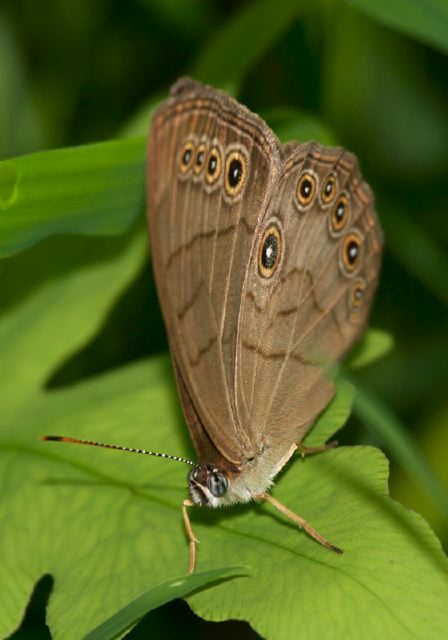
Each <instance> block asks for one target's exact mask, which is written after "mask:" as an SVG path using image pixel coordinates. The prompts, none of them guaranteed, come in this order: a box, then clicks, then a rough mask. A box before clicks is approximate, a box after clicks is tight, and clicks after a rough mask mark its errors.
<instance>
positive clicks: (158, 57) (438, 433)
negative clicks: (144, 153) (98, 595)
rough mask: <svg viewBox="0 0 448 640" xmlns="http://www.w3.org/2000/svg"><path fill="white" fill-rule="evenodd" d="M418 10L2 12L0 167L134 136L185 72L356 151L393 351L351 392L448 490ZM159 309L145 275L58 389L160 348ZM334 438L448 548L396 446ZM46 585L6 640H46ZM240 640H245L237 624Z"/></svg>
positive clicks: (441, 193) (443, 177)
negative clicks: (370, 450)
mask: <svg viewBox="0 0 448 640" xmlns="http://www.w3.org/2000/svg"><path fill="white" fill-rule="evenodd" d="M383 4H384V5H385V7H386V8H385V11H383V13H381V11H382V9H381V7H382V6H383ZM415 4H419V3H414V2H409V3H408V4H406V3H405V4H403V2H402V1H400V0H398V1H396V2H394V0H389V2H387V3H383V2H379V3H375V2H370V3H369V2H362V1H356V2H348V1H347V2H342V1H341V2H336V1H334V2H331V1H324V0H322V1H320V2H314V3H305V2H299V1H296V2H291V1H290V2H275V1H274V2H271V3H267V2H263V1H262V2H258V3H257V2H255V3H247V2H231V1H224V0H220V1H217V0H213V1H211V0H128V1H127V2H111V1H107V0H95V1H91V2H84V3H81V2H78V1H75V0H64V1H61V0H59V1H58V0H41V1H40V2H38V3H35V2H31V0H14V1H10V2H6V3H3V4H2V5H1V6H0V158H1V159H4V158H8V157H14V156H18V155H22V154H26V153H30V152H33V151H37V150H45V149H52V148H58V147H63V146H71V145H77V144H80V143H90V142H95V141H102V140H108V139H113V138H116V137H118V136H120V135H121V133H122V132H123V130H125V129H126V128H127V127H130V126H132V127H134V129H133V130H135V131H136V132H137V133H142V132H143V131H144V128H142V124H141V123H142V122H143V123H144V122H147V121H149V115H148V113H149V112H148V109H147V108H146V106H145V105H147V104H153V103H154V99H156V98H157V97H159V96H164V95H165V94H166V92H167V90H168V87H169V85H170V84H171V83H172V82H173V81H174V80H175V79H176V78H177V77H178V76H180V75H184V74H186V73H190V74H194V75H195V76H197V77H198V78H200V79H204V80H208V81H210V82H213V83H215V84H218V85H220V86H221V87H223V88H226V89H228V90H231V91H233V92H234V93H235V94H236V95H237V97H238V98H239V99H240V101H241V102H243V103H245V104H247V105H248V106H249V107H250V108H251V109H252V110H254V111H256V112H259V113H261V114H262V115H264V116H265V117H266V118H267V119H268V121H269V122H270V123H271V124H272V126H273V127H274V129H277V130H278V131H279V132H280V133H281V129H282V127H284V126H285V123H288V126H289V127H291V122H295V124H296V130H297V131H298V132H299V133H298V135H300V130H301V119H303V120H304V121H305V120H306V122H307V126H308V127H310V126H314V127H315V130H316V135H317V136H318V137H319V138H320V139H321V140H324V139H332V140H334V141H336V142H337V143H339V144H342V145H344V146H346V147H347V148H348V149H350V150H351V151H354V152H356V153H357V155H358V156H359V158H360V162H361V166H362V170H363V174H364V176H365V177H366V179H367V180H368V182H369V183H370V184H371V186H372V188H373V189H374V192H375V194H376V201H377V210H378V213H379V216H380V219H381V221H382V225H383V227H384V230H385V243H386V248H385V256H384V265H383V270H382V276H381V283H380V287H379V291H378V295H377V298H376V304H375V308H374V311H373V314H372V321H371V324H372V325H373V326H375V327H380V328H382V329H385V330H387V331H389V332H390V333H392V334H393V336H394V338H395V347H394V349H393V351H392V352H391V353H390V354H389V355H388V356H387V357H385V358H384V359H382V360H380V361H378V362H377V363H376V364H374V365H373V366H371V367H370V368H368V369H367V370H365V371H362V372H361V373H360V374H359V379H360V381H361V382H362V383H363V384H364V385H365V388H366V389H367V390H368V391H369V392H370V393H373V394H375V396H377V397H378V398H379V399H380V401H381V402H383V403H385V405H386V406H387V407H388V410H390V411H391V412H392V413H391V414H390V415H394V416H395V418H397V419H398V420H399V421H400V422H401V424H402V425H403V426H404V427H405V429H406V430H407V432H408V433H410V434H411V435H412V437H413V438H414V440H415V441H416V442H417V444H418V447H419V449H420V450H421V451H422V452H423V453H424V455H425V456H426V457H427V459H428V461H429V463H430V465H431V466H432V468H433V470H434V471H435V472H436V473H437V474H438V475H439V477H440V478H441V479H442V481H443V482H444V483H445V485H447V484H448V472H447V467H446V458H447V454H448V398H447V383H448V335H447V316H446V305H447V303H448V259H447V255H446V251H445V246H446V242H447V240H448V222H447V218H448V180H447V174H448V172H447V168H448V83H447V78H448V64H447V57H446V53H447V52H448V28H447V25H448V16H447V13H446V11H445V12H444V11H443V9H442V8H441V7H442V3H440V2H437V1H436V0H434V2H429V3H425V7H423V9H422V12H423V14H422V15H423V17H422V15H420V14H419V12H415V10H414V7H415ZM309 5H312V7H311V6H309ZM374 5H376V6H377V9H378V7H379V9H380V10H379V13H378V11H377V10H375V9H374V8H373V7H374ZM257 6H258V11H257V10H254V7H255V8H256V7H257ZM260 7H261V9H260ZM291 7H296V9H297V10H296V11H294V10H292V9H291ZM383 9H384V7H383ZM425 11H426V12H427V14H425ZM438 11H439V13H440V17H439V15H438ZM425 16H426V18H425ZM444 16H445V18H444ZM444 19H445V22H444ZM240 24H243V25H244V29H243V30H241V27H240V26H239V25H240ZM428 25H429V26H428ZM242 31H244V33H246V35H245V37H244V39H243V41H242V40H241V37H240V35H241V32H242ZM247 34H250V37H248V35H247ZM138 114H143V115H142V116H141V117H140V118H139V117H137V116H138ZM310 118H311V120H310ZM154 300H155V291H154V285H153V283H152V277H151V273H150V267H149V264H148V267H147V268H146V270H145V271H144V272H143V273H142V274H141V276H140V277H139V278H138V279H137V280H136V281H135V283H134V285H133V286H132V288H131V289H130V290H129V291H128V292H127V294H126V295H125V297H124V298H123V299H122V300H121V301H120V303H119V305H118V306H117V308H116V309H115V310H114V312H113V313H112V315H111V317H110V319H109V322H108V324H107V326H106V327H105V328H104V330H103V331H102V332H101V334H100V335H99V336H98V337H97V338H96V339H95V341H94V342H93V343H92V344H91V345H88V346H87V347H86V349H85V350H84V352H83V353H81V354H78V355H77V356H75V357H74V358H73V359H72V360H71V361H70V362H68V363H66V365H65V366H64V367H63V368H62V369H61V370H60V371H58V372H56V374H55V376H54V377H53V380H52V382H51V384H53V385H56V386H57V385H62V384H66V383H68V382H72V381H73V380H76V379H78V378H80V377H82V376H84V375H85V374H86V373H87V372H89V373H91V372H96V371H102V370H104V369H106V368H110V367H113V366H116V365H117V364H118V363H121V362H124V361H129V360H132V359H135V358H139V357H141V356H143V355H145V354H148V353H151V352H157V351H160V350H163V349H165V348H166V340H165V336H164V330H163V327H162V324H161V320H160V316H159V313H158V310H157V308H155V303H154ZM149 326H150V327H151V330H150V331H149V330H148V327H149ZM341 440H342V441H343V442H344V443H350V444H352V443H360V442H362V443H365V442H370V443H373V444H376V445H379V446H381V447H382V448H383V449H384V450H385V451H386V453H387V454H388V455H389V457H390V458H391V462H392V465H391V494H392V496H393V497H394V498H396V499H397V500H400V501H402V502H403V503H404V504H406V505H408V506H410V507H411V508H413V509H415V510H417V511H419V512H420V513H422V514H423V515H424V516H425V517H426V518H427V519H428V520H429V522H430V524H431V525H432V526H433V528H434V529H435V531H436V533H437V534H438V535H439V537H440V538H441V540H442V542H443V543H444V544H445V547H446V545H447V543H448V526H447V521H446V518H444V516H443V513H442V511H441V510H440V509H439V508H438V506H437V504H436V502H435V501H434V500H433V499H432V498H431V496H430V495H429V494H428V492H424V491H422V490H421V489H420V488H419V487H418V484H417V483H416V482H415V480H414V479H413V477H412V476H413V474H412V471H411V467H410V466H409V465H408V466H407V465H406V463H405V462H404V463H403V460H401V461H400V464H398V463H397V451H396V450H395V451H393V450H388V448H387V447H386V446H385V443H384V442H383V441H382V440H381V439H380V438H379V436H378V435H375V434H374V433H373V432H372V431H369V430H368V429H366V426H365V425H364V424H362V422H361V421H360V420H359V419H356V418H352V419H351V420H350V422H349V424H348V426H347V427H346V428H345V430H344V432H343V434H342V436H341ZM399 457H400V456H398V458H399ZM50 589H51V580H50V579H49V578H48V579H45V580H44V581H43V582H42V583H41V584H40V586H39V587H38V589H37V593H36V597H35V599H34V601H33V604H32V605H31V608H30V611H29V614H28V616H27V619H26V621H25V623H24V627H23V631H21V632H20V631H19V632H18V633H17V634H16V635H15V636H14V637H17V638H18V637H20V638H25V637H30V633H32V634H33V635H32V637H36V638H37V637H47V635H46V633H47V632H46V630H45V626H44V618H43V616H44V612H43V607H44V601H45V598H46V597H47V596H48V593H49V590H50ZM227 624H228V623H222V624H220V625H217V624H212V623H202V622H201V621H199V620H198V619H197V618H196V617H195V616H194V615H193V614H192V613H191V612H190V611H189V609H188V607H187V605H185V604H184V603H174V604H171V605H167V606H165V607H163V608H162V609H161V610H158V611H155V612H153V613H152V614H151V615H150V616H148V618H147V619H146V621H144V623H142V625H140V626H139V628H137V629H136V630H135V631H134V632H133V633H132V634H131V635H132V637H135V638H137V637H151V638H157V637H160V638H164V637H169V636H170V635H174V634H176V633H180V630H181V632H182V638H190V637H191V638H193V637H195V638H208V637H211V636H212V635H213V637H214V638H220V637H223V638H224V637H227V636H228V634H230V633H236V631H235V629H234V628H232V630H230V628H229V627H228V626H227ZM31 629H33V631H31ZM145 629H146V631H145ZM139 633H140V635H139ZM237 633H238V634H239V637H243V633H246V634H247V637H252V632H251V631H250V630H249V628H248V627H247V626H246V625H244V624H243V623H241V625H240V626H239V627H238V631H237Z"/></svg>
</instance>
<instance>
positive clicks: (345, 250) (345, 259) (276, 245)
mask: <svg viewBox="0 0 448 640" xmlns="http://www.w3.org/2000/svg"><path fill="white" fill-rule="evenodd" d="M361 248H362V237H361V234H360V233H359V232H358V231H357V230H356V229H353V230H352V231H351V232H350V233H348V234H347V235H346V236H345V237H344V239H343V241H342V242H341V248H340V256H339V260H340V265H341V268H342V271H343V273H344V274H345V275H346V276H352V275H353V274H354V273H355V271H356V268H357V267H358V265H359V262H360V255H361ZM281 253H282V233H281V230H280V228H279V226H278V225H277V224H275V223H271V224H268V226H267V228H266V230H265V232H264V233H263V237H262V239H261V244H260V250H259V252H258V269H259V273H260V275H261V276H262V277H263V278H270V277H272V276H273V275H274V272H275V270H276V269H277V266H278V263H279V261H280V257H281ZM354 306H356V305H355V304H354Z"/></svg>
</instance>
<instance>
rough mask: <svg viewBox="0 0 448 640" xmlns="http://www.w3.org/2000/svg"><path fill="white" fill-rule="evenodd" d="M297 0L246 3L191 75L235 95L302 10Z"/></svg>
mask: <svg viewBox="0 0 448 640" xmlns="http://www.w3.org/2000/svg"><path fill="white" fill-rule="evenodd" d="M302 6H303V3H302V2H299V1H298V0H277V2H276V3H275V10H274V11H273V7H272V2H271V1H270V0H258V1H257V2H255V1H254V0H252V2H249V3H248V4H245V5H244V6H243V7H242V8H241V9H240V11H239V12H238V13H237V14H236V15H233V16H232V17H231V18H230V19H229V21H228V22H226V23H225V24H224V26H223V27H222V28H221V29H220V30H219V31H218V32H214V33H213V36H212V37H211V38H210V41H209V43H208V45H207V46H205V47H204V48H203V49H202V50H201V52H200V54H199V56H198V59H197V62H196V64H195V65H194V66H193V68H192V71H191V75H192V76H193V77H194V78H196V79H197V80H201V81H202V82H207V83H209V84H212V85H213V86H214V87H219V88H220V89H225V90H226V91H228V92H229V93H233V94H236V93H238V91H239V87H240V85H241V83H242V81H243V79H244V77H245V75H246V74H247V73H248V72H249V70H250V69H251V68H253V66H254V64H255V63H256V62H257V61H258V60H260V58H261V57H262V56H263V55H264V54H265V53H266V52H267V51H268V50H269V49H270V48H271V47H272V46H273V44H274V43H275V42H276V41H277V40H278V39H279V38H280V36H281V35H282V34H283V33H284V32H285V31H286V29H287V28H288V27H289V26H290V25H291V24H292V23H293V22H294V20H295V18H296V17H297V16H298V15H299V13H300V12H301V10H302Z"/></svg>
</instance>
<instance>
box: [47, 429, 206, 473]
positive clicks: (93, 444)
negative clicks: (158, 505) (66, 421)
mask: <svg viewBox="0 0 448 640" xmlns="http://www.w3.org/2000/svg"><path fill="white" fill-rule="evenodd" d="M40 439H41V440H48V441H50V442H71V443H72V444H86V445H88V446H89V447H103V449H115V450H117V451H129V452H130V453H143V454H144V455H145V456H156V457H157V458H167V459H168V460H176V461H177V462H184V463H185V464H190V465H192V466H195V465H196V464H197V463H196V462H192V461H191V460H186V459H185V458H181V457H180V456H171V455H169V454H168V453H158V452H156V451H146V449H134V448H133V447H123V446H121V445H118V444H105V443H104V442H95V441H94V440H82V439H80V438H70V437H69V436H41V437H40Z"/></svg>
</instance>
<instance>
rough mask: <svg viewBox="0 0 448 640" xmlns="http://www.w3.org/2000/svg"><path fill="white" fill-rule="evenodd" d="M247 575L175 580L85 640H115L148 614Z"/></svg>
mask: <svg viewBox="0 0 448 640" xmlns="http://www.w3.org/2000/svg"><path fill="white" fill-rule="evenodd" d="M245 573H247V569H246V567H225V568H222V569H213V570H212V571H203V572H202V573H194V574H190V575H187V576H185V575H182V576H179V577H178V578H172V579H171V580H167V581H165V582H162V583H161V584H158V585H156V586H154V587H151V588H150V589H148V590H147V591H145V592H144V593H141V594H140V595H139V596H137V597H136V598H135V600H133V601H132V602H130V603H129V604H127V605H126V606H124V607H123V608H122V609H120V611H117V613H115V614H114V615H113V616H111V617H110V618H109V619H108V620H105V621H104V622H103V623H102V624H100V625H99V626H98V627H96V629H93V630H92V631H90V632H89V633H88V634H87V635H86V636H85V638H84V640H111V639H112V638H115V637H117V636H118V635H119V634H120V633H122V632H124V631H126V630H127V629H129V628H130V627H131V626H132V625H134V624H135V623H136V622H138V621H139V620H140V619H141V618H142V617H143V616H144V615H145V613H148V611H151V610H152V609H155V608H156V607H160V606H161V605H162V604H166V603H167V602H170V601H171V600H174V599H175V598H183V597H184V596H186V595H188V594H189V593H191V592H192V591H195V590H196V589H199V588H200V587H204V586H206V585H207V584H210V583H218V582H220V581H221V580H225V579H229V578H232V577H234V576H241V575H244V574H245Z"/></svg>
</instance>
